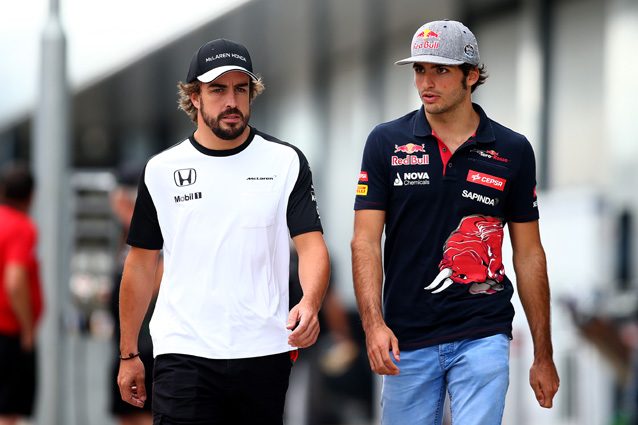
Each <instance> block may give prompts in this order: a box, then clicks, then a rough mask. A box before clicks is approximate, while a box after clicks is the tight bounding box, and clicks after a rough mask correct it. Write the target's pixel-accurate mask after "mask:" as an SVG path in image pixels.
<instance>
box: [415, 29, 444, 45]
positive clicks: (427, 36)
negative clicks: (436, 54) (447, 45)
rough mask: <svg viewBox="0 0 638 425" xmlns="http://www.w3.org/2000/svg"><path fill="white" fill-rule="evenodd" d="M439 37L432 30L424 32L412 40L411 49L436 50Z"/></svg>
mask: <svg viewBox="0 0 638 425" xmlns="http://www.w3.org/2000/svg"><path fill="white" fill-rule="evenodd" d="M438 38H439V35H438V34H437V33H435V32H434V31H432V30H424V31H422V32H420V33H418V34H417V35H416V37H415V38H414V45H413V46H412V49H438V48H439V41H438Z"/></svg>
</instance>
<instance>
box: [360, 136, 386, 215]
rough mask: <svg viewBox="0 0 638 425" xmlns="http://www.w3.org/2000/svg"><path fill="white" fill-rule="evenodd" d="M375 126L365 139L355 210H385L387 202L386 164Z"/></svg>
mask: <svg viewBox="0 0 638 425" xmlns="http://www.w3.org/2000/svg"><path fill="white" fill-rule="evenodd" d="M387 161H389V158H384V155H383V150H382V149H381V138H380V135H379V130H378V128H375V129H374V130H373V131H372V132H371V133H370V135H369V136H368V139H367V140H366V144H365V147H364V149H363V157H362V159H361V171H360V172H359V181H358V183H357V191H356V196H355V201H354V209H355V210H366V209H371V210H385V209H386V206H387V203H388V190H389V189H388V184H387V179H388V164H387Z"/></svg>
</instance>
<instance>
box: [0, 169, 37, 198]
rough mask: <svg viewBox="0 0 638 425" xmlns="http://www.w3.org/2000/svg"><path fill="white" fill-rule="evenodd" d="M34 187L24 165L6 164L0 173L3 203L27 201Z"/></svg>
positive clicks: (30, 175)
mask: <svg viewBox="0 0 638 425" xmlns="http://www.w3.org/2000/svg"><path fill="white" fill-rule="evenodd" d="M34 186H35V179H34V178H33V174H31V171H30V170H29V167H27V166H26V164H23V163H12V164H8V165H5V166H4V167H3V168H2V171H1V172H0V193H1V195H2V199H3V200H5V201H8V202H23V201H28V200H29V198H30V197H31V194H32V193H33V188H34Z"/></svg>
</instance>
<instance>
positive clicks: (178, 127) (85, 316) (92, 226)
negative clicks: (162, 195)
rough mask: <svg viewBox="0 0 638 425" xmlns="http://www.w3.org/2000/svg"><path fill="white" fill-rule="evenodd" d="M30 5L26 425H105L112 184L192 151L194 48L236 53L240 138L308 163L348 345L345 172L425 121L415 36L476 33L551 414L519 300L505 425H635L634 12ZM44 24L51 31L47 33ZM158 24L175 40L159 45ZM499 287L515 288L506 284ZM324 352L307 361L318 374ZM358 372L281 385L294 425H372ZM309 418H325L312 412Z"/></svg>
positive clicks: (351, 5) (22, 19)
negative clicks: (525, 264)
mask: <svg viewBox="0 0 638 425" xmlns="http://www.w3.org/2000/svg"><path fill="white" fill-rule="evenodd" d="M17 3H23V4H29V2H28V1H25V2H17ZM31 3H32V4H33V5H35V3H36V2H35V1H33V2H31ZM40 3H47V2H45V0H39V1H37V4H38V6H37V7H36V6H34V7H32V8H31V9H30V10H22V11H19V12H16V13H20V14H19V15H11V13H8V14H4V13H3V14H4V16H5V18H3V19H4V20H6V22H7V23H6V25H5V24H4V23H3V25H2V29H0V34H1V37H0V38H1V40H0V48H2V49H3V50H2V52H3V59H2V67H1V68H0V77H1V78H0V162H6V161H8V160H11V159H27V160H31V162H32V164H33V165H34V166H35V168H36V170H35V171H36V176H38V178H39V180H40V181H39V190H40V191H42V190H43V187H48V188H49V189H45V193H41V194H40V195H38V196H39V198H38V200H39V202H40V203H39V204H38V206H37V210H36V218H37V219H38V222H39V223H40V224H41V225H42V226H44V227H45V228H46V229H48V231H47V230H46V229H44V230H45V234H43V238H44V239H47V238H48V240H49V244H43V245H41V252H40V253H39V256H40V258H41V259H42V261H43V266H44V268H45V269H46V270H45V273H44V274H43V279H44V285H45V289H46V291H45V292H46V299H47V301H48V303H47V306H48V308H47V314H46V316H45V319H46V320H45V325H44V327H43V328H42V329H41V332H40V342H41V344H40V353H41V354H42V358H41V360H42V361H41V365H42V368H41V381H40V395H39V404H38V414H37V415H36V417H35V418H34V423H35V424H38V425H49V424H51V425H111V424H113V423H114V422H113V419H112V418H111V417H110V416H109V415H108V412H107V405H108V400H107V397H108V388H109V384H108V382H107V379H108V368H109V365H110V363H111V355H112V352H113V350H112V341H111V339H110V335H111V332H112V318H111V317H110V316H109V314H108V311H107V310H108V306H107V300H108V296H109V292H110V290H111V287H110V285H111V281H110V276H111V275H112V273H113V271H114V268H115V267H116V264H117V259H116V254H115V251H116V249H117V242H118V240H117V238H118V237H119V233H118V228H117V225H116V221H115V219H114V217H113V216H112V214H111V212H110V209H109V201H108V196H109V192H110V191H111V190H112V189H113V187H114V185H115V179H114V171H115V170H116V169H117V167H118V166H119V165H120V164H122V163H124V162H128V161H143V160H144V159H145V158H147V157H149V156H151V155H153V154H155V153H157V152H159V151H161V150H163V149H165V148H166V147H168V146H171V145H173V144H175V143H177V142H179V141H181V140H183V139H184V138H186V137H188V136H189V135H190V133H191V132H192V131H193V127H192V125H191V123H190V121H189V120H188V118H187V117H186V116H185V115H184V114H183V113H181V112H180V111H178V110H177V104H176V88H175V85H176V82H177V81H178V80H183V79H184V78H185V75H186V71H187V67H188V62H189V59H190V57H191V55H192V53H193V52H194V51H195V49H197V47H198V46H200V45H201V44H202V43H204V42H205V41H207V40H210V39H213V38H217V37H222V36H223V37H226V38H230V39H235V40H237V41H240V42H242V43H244V44H245V45H246V46H247V47H248V48H249V50H250V52H251V55H252V59H253V64H254V67H255V69H256V71H257V72H258V73H260V74H261V75H262V76H263V77H264V81H265V83H266V86H267V89H266V92H265V93H264V95H262V96H260V97H258V98H257V100H256V101H255V103H254V104H253V113H252V120H251V125H253V126H255V127H257V128H258V129H260V130H263V131H265V132H268V133H271V134H274V135H276V136H277V137H280V138H282V139H283V140H286V141H289V142H291V143H293V144H296V145H298V146H299V147H300V148H301V149H302V150H303V151H304V152H305V153H306V155H307V156H308V159H309V161H310V164H311V166H312V168H313V173H314V179H315V187H316V192H317V196H318V199H319V205H320V209H321V214H322V220H323V224H324V228H325V237H326V240H327V242H328V244H329V248H330V250H331V256H332V257H333V259H334V261H335V262H336V264H338V267H337V268H336V269H335V271H334V276H333V284H334V285H335V286H334V291H333V292H335V294H336V296H338V298H339V299H340V300H341V303H343V305H344V306H345V307H346V310H347V311H348V313H349V317H350V318H351V322H352V327H353V331H352V336H353V337H354V338H358V342H359V343H360V344H363V341H362V339H361V335H360V333H359V331H358V330H357V326H358V324H357V323H358V322H357V320H356V313H355V303H354V294H353V290H352V284H351V271H350V267H349V263H350V248H349V242H350V237H351V234H352V218H351V217H353V212H352V206H353V202H354V191H355V187H356V182H357V176H358V172H359V165H360V164H359V161H360V158H361V152H362V149H363V145H364V142H365V139H366V136H367V134H368V133H369V131H370V130H371V129H372V127H373V126H374V125H376V124H377V123H379V122H382V121H387V120H390V119H393V118H395V117H398V116H401V115H403V114H405V113H407V112H408V111H410V110H412V109H416V108H417V107H419V106H420V101H419V98H418V96H417V95H416V92H415V89H414V85H413V82H412V70H411V69H410V68H409V67H396V66H394V65H393V62H394V61H395V60H398V59H400V58H402V57H404V56H406V55H407V54H408V53H409V44H410V40H411V37H412V35H413V33H414V31H415V30H416V28H418V27H419V26H420V25H421V24H423V23H424V22H427V21H430V20H435V19H443V18H450V19H456V20H461V21H463V22H464V23H465V24H467V25H468V26H469V27H470V28H471V29H472V30H473V32H474V33H475V34H476V36H477V38H478V40H479V45H480V49H481V59H482V62H484V63H485V64H486V66H487V71H488V74H489V75H490V78H489V79H488V81H487V83H486V84H485V85H484V86H482V87H480V88H479V89H478V90H477V92H476V93H475V94H474V99H475V101H476V102H478V103H480V104H481V105H482V106H483V107H484V108H485V110H486V111H487V113H488V114H489V115H490V116H491V117H493V118H494V119H495V120H497V121H499V122H501V123H503V124H505V125H506V126H508V127H511V128H513V129H515V130H517V131H519V132H521V133H523V134H525V135H527V137H528V138H529V139H530V141H531V142H532V145H533V146H534V149H535V152H536V157H537V163H538V167H537V170H538V172H537V174H538V181H539V202H540V212H541V233H542V237H543V242H544V245H545V248H546V251H547V257H548V265H549V276H550V282H551V285H552V293H553V304H552V308H553V332H554V344H555V346H554V347H555V360H556V363H557V366H558V368H559V373H560V376H561V388H560V390H559V393H558V395H557V399H556V402H555V407H554V408H553V409H552V410H543V409H541V408H539V407H538V405H537V403H536V401H535V399H534V396H533V393H532V391H531V389H530V388H529V385H528V382H527V379H528V378H527V377H528V369H529V366H530V364H531V358H532V352H531V349H532V346H531V338H530V336H529V331H528V329H527V324H526V322H525V320H524V313H523V311H522V309H521V308H520V305H519V304H518V303H517V301H516V303H515V306H516V309H517V316H516V318H515V323H514V326H515V330H514V335H515V338H514V340H513V342H512V349H511V372H510V373H511V384H510V389H509V393H508V402H507V407H506V412H505V418H504V423H505V424H508V425H513V424H515V425H540V424H543V425H576V424H577V425H606V424H623V423H635V422H630V421H631V420H630V419H627V418H629V417H630V415H631V414H632V411H633V410H635V408H636V405H637V404H638V395H637V393H636V391H635V383H636V382H635V381H636V376H635V375H636V373H635V367H634V364H635V363H636V357H637V356H636V355H635V353H636V352H637V348H636V347H638V331H637V330H636V329H637V326H636V317H637V314H636V311H637V310H638V296H637V294H638V282H637V281H636V272H637V270H636V269H637V267H638V266H637V264H638V261H637V260H638V252H637V250H636V245H637V242H638V230H637V228H636V227H637V226H636V215H637V213H638V191H637V190H636V187H638V119H637V118H636V112H635V111H636V102H637V101H636V99H638V83H637V82H636V78H635V76H634V75H635V70H636V69H638V55H636V45H637V44H638V1H636V0H553V1H552V0H448V1H446V2H440V1H435V0H348V1H338V0H235V1H225V2H210V1H197V0H189V1H182V2H179V3H171V4H170V5H169V4H164V3H161V4H157V3H155V4H152V5H151V3H150V2H149V3H148V4H149V6H148V7H147V8H146V9H142V10H136V9H134V8H135V6H134V5H132V4H129V3H130V2H118V1H114V2H109V3H103V2H102V3H99V6H98V3H97V2H93V1H77V0H66V1H65V0H60V1H59V2H58V1H57V0H52V2H51V7H50V8H49V7H48V5H47V6H46V7H40ZM133 3H144V2H133ZM214 3H224V6H220V5H215V4H214ZM5 7H6V6H3V8H5ZM111 8H113V9H117V10H116V11H115V12H116V13H113V14H111V15H109V14H108V13H107V12H109V11H110V9H111ZM107 9H109V10H107ZM57 11H59V15H60V16H61V19H60V20H59V21H57V20H54V22H58V23H59V24H61V25H60V26H55V25H54V26H53V27H51V25H52V21H51V20H50V19H51V18H50V16H51V13H52V14H55V13H56V12H57ZM47 15H48V16H49V21H47V18H46V17H47ZM108 16H113V18H107V17H108ZM7 17H9V19H7ZM40 18H41V19H40ZM167 19H172V20H173V21H175V22H179V23H180V26H179V28H177V29H171V30H168V29H164V27H163V25H166V28H169V26H168V25H167V24H165V22H167ZM27 21H28V22H30V25H32V24H33V22H34V21H35V22H39V26H38V28H37V29H36V30H37V33H38V34H39V36H40V37H42V38H43V39H44V40H43V41H42V42H40V44H39V46H40V47H39V48H37V49H36V48H35V46H30V47H33V49H31V48H25V49H23V50H18V51H17V52H16V51H15V50H14V51H11V50H5V49H6V48H7V46H8V45H15V44H19V40H22V39H23V38H24V36H25V34H26V33H25V32H24V31H26V29H25V27H24V24H25V23H26V22H27ZM45 22H48V23H47V25H46V28H47V29H46V30H44V28H45ZM21 25H22V26H21ZM69 28H75V29H78V28H80V29H81V31H78V32H77V33H73V32H72V31H68V32H67V29H69ZM171 28H173V27H172V26H171ZM43 33H44V35H43ZM149 36H150V38H151V41H149ZM104 39H106V40H107V41H106V42H105V41H100V40H104ZM29 40H31V39H29ZM52 40H54V41H52ZM108 40H110V41H108ZM50 43H52V44H50ZM65 46H66V48H65ZM125 47H126V49H125ZM131 47H133V49H131ZM135 47H137V49H134V48H135ZM118 49H119V50H121V53H122V55H120V56H117V55H115V53H118ZM130 51H133V53H130ZM7 52H8V53H7ZM65 52H66V53H65ZM125 52H126V54H125ZM65 55H66V59H65ZM38 58H40V59H38ZM58 60H62V62H61V63H60V62H56V61H58ZM82 66H84V68H86V69H84V71H82V72H81V71H80V70H81V68H82ZM34 68H35V69H34ZM36 69H41V70H42V72H41V73H38V72H36V71H35V70H36ZM67 69H68V71H67ZM52 74H55V75H57V77H56V76H55V75H52ZM56 79H57V80H56ZM51 81H56V82H55V83H51V84H55V85H56V86H55V87H50V86H48V85H46V84H45V82H51ZM52 99H53V103H51V101H52ZM47 102H49V103H47ZM47 105H48V106H47ZM51 114H52V115H51ZM47 143H51V144H52V145H51V146H48V147H47ZM42 181H45V182H47V184H44V185H43V184H42ZM506 243H507V242H506ZM510 252H511V251H510ZM510 257H511V255H510ZM47 261H49V264H48V265H47V264H46V263H47ZM506 270H509V273H510V274H511V275H512V271H513V268H512V267H511V264H509V267H508V264H506ZM47 271H48V273H47ZM325 338H328V340H325V341H327V342H323V343H322V342H320V344H319V346H318V347H317V348H316V350H315V354H316V357H318V358H322V355H326V353H329V352H330V353H332V355H334V351H332V352H331V351H330V350H329V349H327V348H325V347H330V346H331V342H330V341H329V338H330V335H329V334H328V335H326V336H325ZM363 351H364V350H363ZM315 354H313V355H309V356H308V358H309V360H308V361H311V360H310V359H311V358H312V357H313V356H314V355H315ZM344 355H345V356H349V357H351V356H350V355H349V354H347V353H345V354H344ZM360 360H361V359H359V360H356V359H355V360H354V361H352V363H350V365H351V367H350V370H348V371H346V370H343V371H339V370H340V369H338V368H337V371H338V372H337V375H339V374H340V375H339V376H336V375H334V369H332V372H328V373H326V371H325V370H324V369H318V370H320V371H322V372H321V373H319V375H322V376H319V377H314V378H313V377H312V375H313V373H312V371H313V370H315V369H316V367H309V368H308V369H307V370H306V374H305V375H304V376H303V377H296V378H295V380H293V383H292V384H291V385H292V386H291V391H290V392H291V393H292V394H293V395H294V396H296V399H295V402H294V403H289V406H290V405H292V406H294V407H295V408H296V411H295V412H293V413H290V414H289V415H290V416H289V417H290V418H291V419H290V421H289V423H290V424H291V425H297V424H299V425H301V424H311V423H317V424H320V423H322V424H328V423H331V424H337V423H344V424H346V423H347V424H350V425H354V424H368V423H376V419H375V414H376V407H375V406H376V403H377V400H376V397H377V396H376V394H377V391H378V381H375V380H374V379H371V378H370V377H369V376H366V373H365V371H364V372H363V373H362V372H361V371H360V370H358V369H357V367H360V366H361V365H360V363H361V362H360ZM362 361H363V366H367V361H366V360H365V358H363V359H362ZM479 361H483V359H481V360H479ZM484 361H486V362H488V361H489V359H484ZM317 364H319V363H317ZM300 366H301V364H300ZM315 366H316V365H315ZM1 367H7V365H1ZM317 367H318V366H317ZM299 370H302V368H299ZM308 370H310V372H308ZM295 373H297V372H295ZM299 373H301V372H299ZM331 373H332V375H331ZM339 379H341V380H339ZM361 382H363V383H365V385H358V386H357V385H356V384H357V383H361ZM319 387H321V391H320V392H319V393H317V392H316V390H317V388H319ZM339 391H342V393H341V395H340V393H339ZM366 391H367V392H368V393H367V394H366ZM362 393H363V394H362ZM316 394H323V396H321V397H323V398H321V399H319V400H317V399H313V397H315V396H316ZM330 394H332V395H333V397H332V398H330ZM335 395H336V397H335ZM335 398H336V401H335V400H334V399H335ZM313 403H314V404H313ZM317 404H319V407H317ZM313 405H314V407H313ZM335 405H336V406H337V408H334V406H335ZM299 406H301V407H299ZM313 409H319V410H320V411H322V410H323V411H324V412H325V411H326V410H329V409H333V410H335V412H334V414H331V415H328V414H326V415H319V416H317V415H315V416H313V415H309V414H307V412H308V411H316V410H313ZM298 410H300V411H298ZM323 416H325V418H324V417H323Z"/></svg>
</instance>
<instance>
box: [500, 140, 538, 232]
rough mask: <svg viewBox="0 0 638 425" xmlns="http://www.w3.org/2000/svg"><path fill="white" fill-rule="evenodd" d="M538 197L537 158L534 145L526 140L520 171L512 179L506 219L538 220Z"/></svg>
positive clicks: (518, 220) (515, 220) (519, 220)
mask: <svg viewBox="0 0 638 425" xmlns="http://www.w3.org/2000/svg"><path fill="white" fill-rule="evenodd" d="M538 217H539V215H538V201H537V199H536V160H535V158H534V151H533V150H532V145H531V144H530V143H529V141H527V139H525V140H524V146H523V153H522V155H521V160H520V166H519V168H518V173H517V174H516V176H515V177H514V179H513V180H512V186H511V187H510V190H509V197H508V200H507V205H506V209H505V219H506V220H507V221H513V222H526V221H534V220H538Z"/></svg>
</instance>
